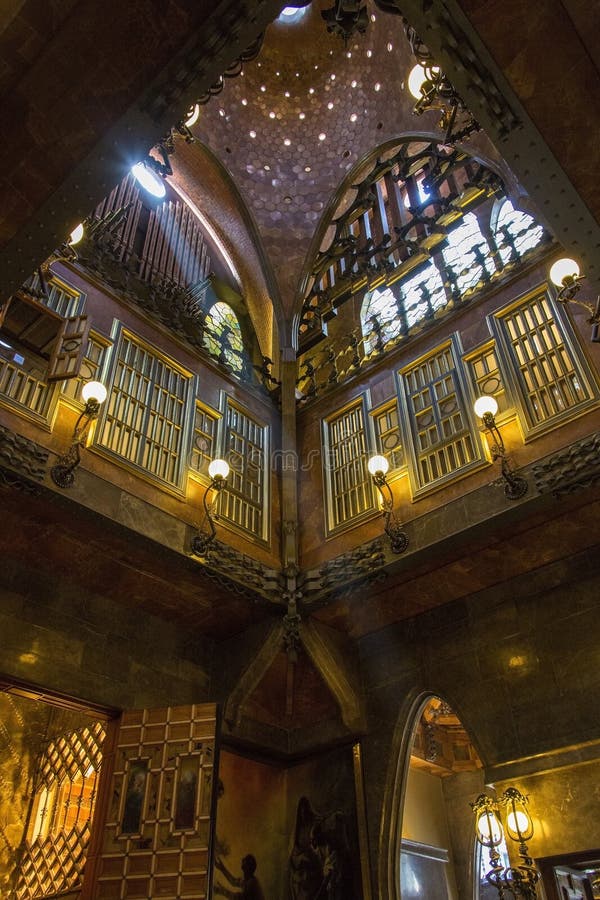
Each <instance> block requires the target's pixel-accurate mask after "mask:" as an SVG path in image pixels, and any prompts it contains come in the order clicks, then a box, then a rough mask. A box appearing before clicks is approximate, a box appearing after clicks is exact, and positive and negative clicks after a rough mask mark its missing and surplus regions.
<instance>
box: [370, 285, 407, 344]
mask: <svg viewBox="0 0 600 900" xmlns="http://www.w3.org/2000/svg"><path fill="white" fill-rule="evenodd" d="M401 324H402V323H401V320H400V317H399V315H398V301H397V300H396V297H395V296H394V294H393V293H392V289H391V288H389V287H388V288H385V290H383V291H380V290H378V289H375V290H374V291H371V292H370V293H369V294H367V295H366V296H365V299H364V301H363V304H362V307H361V310H360V326H361V329H362V335H363V338H364V342H365V343H364V350H365V356H368V355H369V353H372V352H373V351H374V350H381V349H383V346H384V344H387V343H388V342H389V341H391V340H393V339H394V338H395V337H398V335H399V334H400V327H401Z"/></svg>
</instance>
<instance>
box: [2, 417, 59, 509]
mask: <svg viewBox="0 0 600 900" xmlns="http://www.w3.org/2000/svg"><path fill="white" fill-rule="evenodd" d="M47 462H48V451H47V450H44V449H43V447H40V446H39V445H38V444H35V443H34V442H33V441H30V440H28V439H27V438H25V437H23V436H22V435H20V434H15V432H14V431H11V430H10V429H9V428H6V427H5V426H3V425H0V480H2V481H3V482H4V483H5V484H8V485H10V486H11V487H16V488H18V489H20V490H25V491H30V492H36V491H37V487H36V484H35V482H42V481H43V480H44V475H45V472H46V465H47Z"/></svg>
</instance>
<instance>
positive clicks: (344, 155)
mask: <svg viewBox="0 0 600 900" xmlns="http://www.w3.org/2000/svg"><path fill="white" fill-rule="evenodd" d="M342 156H343V157H344V159H348V157H349V156H350V151H349V150H344V152H343V153H342Z"/></svg>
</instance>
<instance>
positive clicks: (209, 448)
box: [190, 403, 219, 476]
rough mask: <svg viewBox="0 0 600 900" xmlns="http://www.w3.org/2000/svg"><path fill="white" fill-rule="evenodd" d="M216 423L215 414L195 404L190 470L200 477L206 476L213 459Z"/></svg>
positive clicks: (217, 418) (216, 417)
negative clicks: (198, 473)
mask: <svg viewBox="0 0 600 900" xmlns="http://www.w3.org/2000/svg"><path fill="white" fill-rule="evenodd" d="M218 421H219V417H218V416H217V415H216V414H215V413H212V412H209V411H208V410H207V409H205V408H204V407H203V406H201V405H200V404H199V403H197V404H196V416H195V420H194V436H193V439H192V451H191V454H190V468H192V469H193V470H194V471H195V472H200V474H201V475H206V476H208V466H209V464H210V462H211V460H212V459H214V458H215V444H216V439H217V424H218Z"/></svg>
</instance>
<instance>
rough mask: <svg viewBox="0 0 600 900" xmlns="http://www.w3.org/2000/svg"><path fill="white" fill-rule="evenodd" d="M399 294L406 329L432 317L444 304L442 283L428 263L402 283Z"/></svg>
mask: <svg viewBox="0 0 600 900" xmlns="http://www.w3.org/2000/svg"><path fill="white" fill-rule="evenodd" d="M400 293H401V294H402V299H403V301H404V310H405V313H406V325H407V327H408V328H412V326H413V325H415V324H416V323H417V322H419V321H420V320H421V319H425V318H427V317H428V316H432V315H433V313H434V312H435V311H436V309H439V308H440V306H444V305H445V303H446V292H445V290H444V282H443V281H442V276H441V275H440V273H439V272H438V270H437V269H436V267H435V266H434V265H433V263H429V265H427V266H426V267H425V268H424V269H421V271H420V272H419V273H418V274H417V275H413V276H412V278H407V279H406V280H405V281H402V282H401V284H400Z"/></svg>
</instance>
